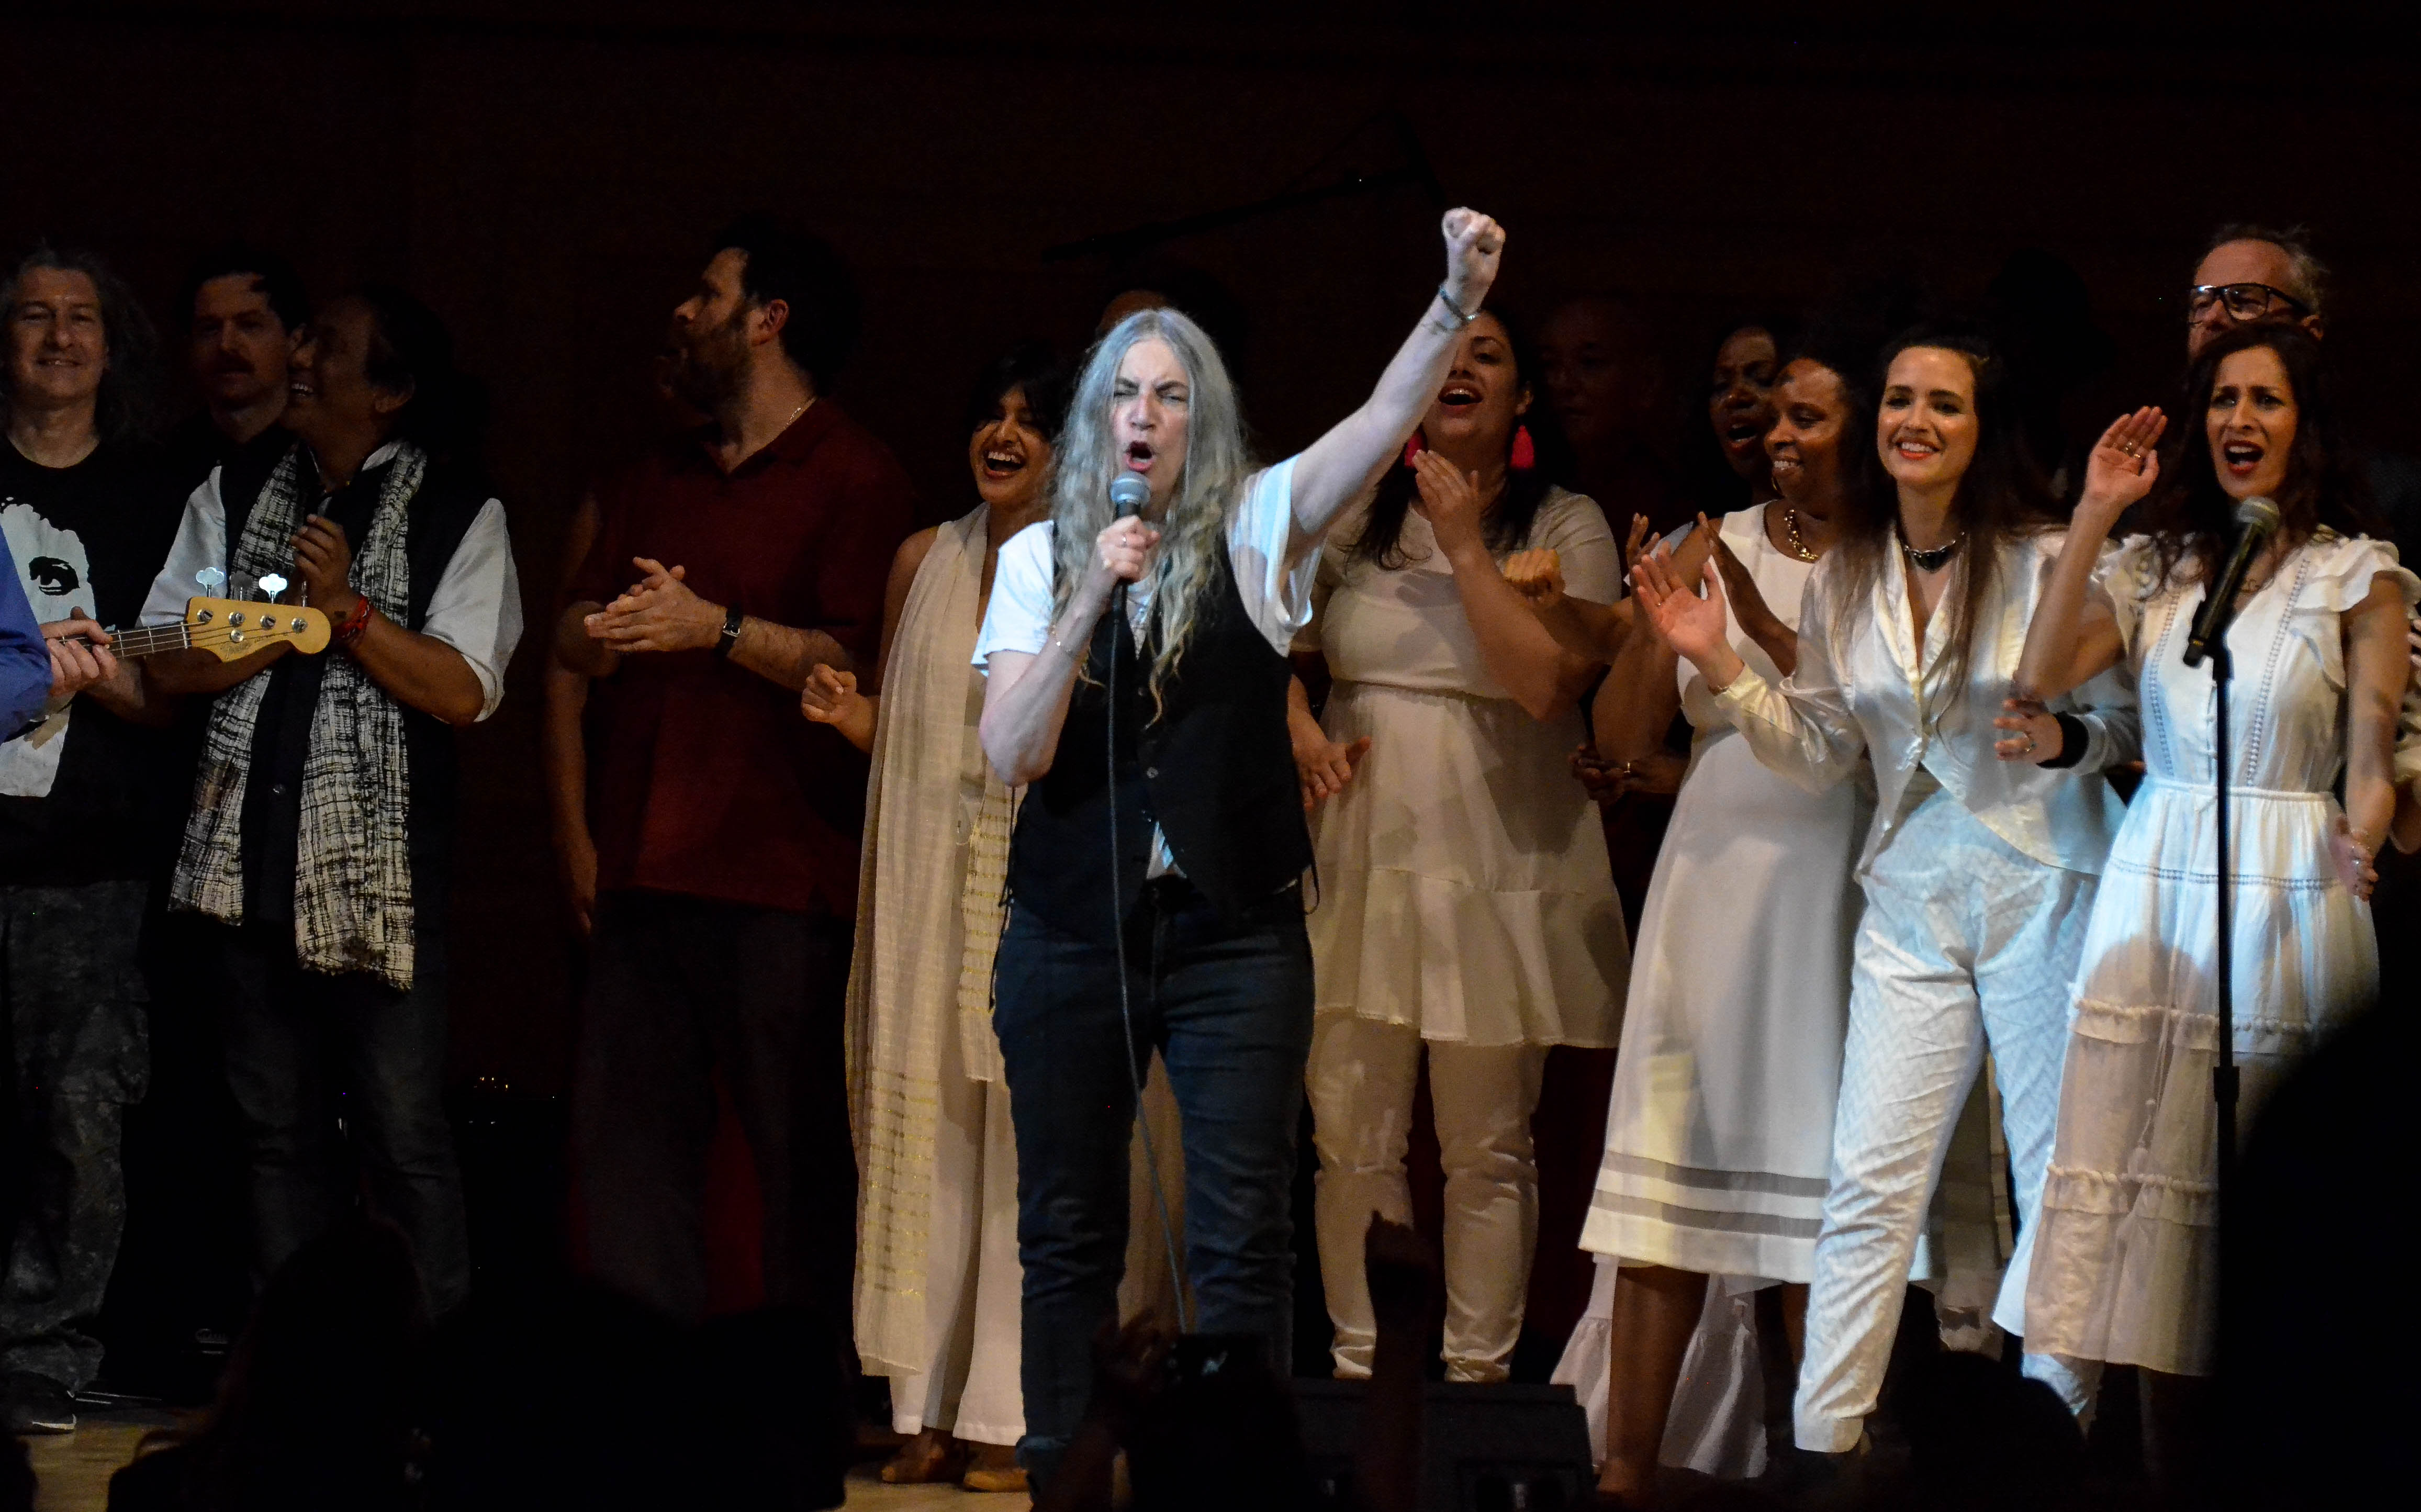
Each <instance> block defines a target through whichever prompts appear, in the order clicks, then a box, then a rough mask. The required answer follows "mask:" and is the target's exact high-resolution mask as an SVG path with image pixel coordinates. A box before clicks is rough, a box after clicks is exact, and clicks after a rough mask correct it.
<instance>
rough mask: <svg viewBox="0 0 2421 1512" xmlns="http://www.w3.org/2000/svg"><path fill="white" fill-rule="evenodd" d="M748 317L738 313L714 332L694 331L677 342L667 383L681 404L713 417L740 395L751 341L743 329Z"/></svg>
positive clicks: (679, 338) (675, 342) (740, 312)
mask: <svg viewBox="0 0 2421 1512" xmlns="http://www.w3.org/2000/svg"><path fill="white" fill-rule="evenodd" d="M745 318H746V312H745V311H735V312H734V313H733V314H732V317H731V319H729V320H726V321H724V322H723V323H722V324H721V325H718V326H716V327H714V328H713V329H711V330H707V331H693V332H691V333H689V334H688V335H686V336H682V337H677V338H676V339H675V340H674V343H673V350H672V365H671V368H670V370H669V371H667V372H666V373H665V375H664V384H665V386H666V387H667V388H670V389H671V390H672V391H673V394H674V396H675V397H678V398H679V400H680V401H681V402H682V403H684V404H686V405H688V406H689V407H690V408H692V409H694V410H697V411H699V412H701V413H706V414H713V413H716V412H718V411H720V410H721V409H722V408H723V407H724V405H726V403H728V402H730V400H731V399H732V398H734V397H737V396H738V395H739V393H740V382H741V378H742V375H743V374H744V373H745V372H746V370H747V363H748V342H747V337H746V335H745V333H744V331H743V330H742V321H743V320H745Z"/></svg>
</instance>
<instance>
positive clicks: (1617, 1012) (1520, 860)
mask: <svg viewBox="0 0 2421 1512" xmlns="http://www.w3.org/2000/svg"><path fill="white" fill-rule="evenodd" d="M1538 372H1539V366H1538V364H1537V363H1536V361H1535V360H1533V358H1532V356H1531V353H1530V350H1529V347H1528V344H1527V343H1526V342H1525V341H1523V339H1522V338H1521V337H1520V335H1518V334H1517V333H1516V332H1515V330H1514V329H1513V328H1512V327H1511V326H1510V325H1508V324H1507V323H1506V321H1505V320H1503V319H1501V318H1500V317H1498V316H1496V315H1494V314H1485V315H1482V316H1481V317H1480V318H1479V319H1478V320H1475V321H1474V322H1472V324H1471V325H1470V326H1469V327H1468V328H1466V329H1465V330H1464V331H1463V333H1462V339H1461V342H1460V346H1459V347H1458V348H1457V350H1456V351H1455V354H1454V360H1453V363H1452V365H1451V366H1449V367H1448V368H1447V370H1446V373H1445V382H1444V383H1443V384H1441V385H1440V387H1439V388H1438V390H1437V394H1436V397H1435V398H1434V399H1433V400H1432V401H1431V402H1430V404H1429V408H1428V413H1426V414H1425V415H1424V416H1423V418H1422V421H1421V428H1420V429H1419V430H1418V431H1417V432H1415V434H1414V439H1413V442H1412V444H1411V446H1410V447H1409V448H1408V449H1407V451H1406V453H1405V455H1404V457H1403V459H1402V460H1400V461H1398V463H1397V464H1396V465H1395V466H1393V467H1390V468H1389V469H1388V470H1387V472H1386V474H1385V475H1384V476H1382V478H1381V479H1380V482H1379V486H1378V490H1377V491H1376V493H1375V494H1374V495H1373V496H1372V498H1371V499H1370V501H1369V503H1368V505H1367V508H1366V510H1365V511H1364V513H1363V515H1362V518H1361V519H1360V520H1359V522H1356V523H1353V524H1351V525H1349V526H1346V527H1344V528H1343V530H1342V531H1341V532H1340V536H1339V538H1338V540H1337V543H1336V544H1335V545H1333V546H1331V547H1330V548H1329V550H1328V553H1327V555H1326V557H1325V558H1324V559H1323V560H1322V562H1321V564H1320V580H1319V585H1318V587H1317V588H1316V589H1315V592H1314V602H1315V605H1316V615H1315V621H1314V628H1313V631H1312V632H1311V633H1310V635H1309V636H1307V637H1306V638H1305V640H1304V641H1301V642H1299V643H1298V648H1299V649H1300V648H1302V647H1303V646H1304V645H1313V646H1316V647H1318V650H1319V654H1320V655H1321V656H1323V657H1324V658H1325V660H1326V662H1327V669H1328V671H1329V672H1330V674H1331V675H1332V676H1333V677H1334V678H1335V686H1334V690H1333V692H1332V693H1331V694H1330V696H1329V700H1328V708H1327V710H1326V714H1325V719H1324V725H1323V724H1314V723H1313V722H1312V720H1311V718H1310V713H1309V710H1308V709H1307V707H1304V705H1303V704H1302V703H1301V702H1300V701H1299V702H1298V704H1297V706H1296V709H1295V711H1294V713H1293V716H1292V723H1293V726H1294V734H1295V750H1296V757H1297V761H1298V763H1299V764H1300V765H1301V766H1302V767H1303V769H1304V794H1305V802H1306V803H1315V802H1317V801H1318V800H1320V799H1321V798H1327V799H1328V802H1327V803H1326V804H1325V806H1324V807H1320V808H1319V810H1318V812H1317V816H1316V818H1317V822H1316V827H1315V833H1314V839H1313V854H1314V857H1315V875H1316V876H1317V877H1318V879H1319V882H1320V900H1319V904H1318V906H1317V907H1315V908H1314V909H1313V911H1312V914H1311V950H1312V959H1313V961H1314V963H1315V965H1316V966H1317V968H1318V976H1319V997H1318V1019H1317V1027H1316V1029H1315V1031H1314V1037H1313V1040H1312V1049H1311V1077H1310V1085H1311V1105H1312V1116H1313V1137H1314V1140H1315V1142H1316V1143H1317V1144H1318V1146H1319V1148H1320V1186H1319V1198H1318V1201H1317V1203H1316V1206H1315V1208H1314V1210H1315V1212H1316V1213H1317V1215H1318V1219H1319V1224H1320V1256H1321V1271H1322V1274H1323V1276H1324V1277H1325V1279H1326V1281H1327V1291H1328V1310H1329V1316H1330V1317H1331V1318H1332V1320H1333V1321H1334V1322H1335V1329H1336V1334H1335V1350H1334V1352H1335V1362H1336V1373H1337V1374H1338V1375H1339V1376H1341V1377H1346V1378H1349V1379H1358V1378H1360V1377H1363V1376H1366V1375H1367V1374H1368V1373H1369V1368H1370V1359H1371V1351H1372V1349H1373V1348H1374V1347H1375V1344H1376V1339H1377V1335H1376V1333H1375V1323H1374V1321H1373V1318H1372V1315H1371V1312H1370V1302H1369V1296H1368V1292H1367V1288H1366V1286H1365V1283H1364V1280H1363V1276H1362V1265H1361V1253H1362V1252H1361V1233H1362V1229H1363V1225H1365V1224H1367V1223H1368V1222H1369V1220H1370V1215H1371V1214H1372V1213H1373V1212H1376V1213H1378V1214H1379V1215H1380V1216H1381V1217H1383V1218H1386V1219H1388V1220H1389V1221H1391V1222H1395V1223H1408V1222H1410V1221H1411V1219H1412V1197H1411V1192H1410V1190H1409V1188H1408V1187H1407V1185H1406V1182H1405V1177H1404V1152H1405V1146H1406V1140H1407V1137H1408V1134H1409V1131H1410V1122H1411V1117H1412V1109H1413V1088H1414V1080H1415V1078H1416V1076H1417V1074H1418V1072H1419V1069H1420V1066H1421V1062H1422V1060H1423V1058H1424V1056H1426V1058H1427V1059H1428V1062H1429V1089H1430V1096H1431V1099H1432V1102H1433V1105H1434V1107H1435V1109H1436V1122H1437V1133H1438V1146H1439V1153H1440V1156H1441V1159H1442V1161H1443V1163H1444V1165H1445V1271H1446V1279H1447V1302H1446V1317H1445V1368H1446V1379H1447V1380H1466V1381H1490V1380H1504V1379H1505V1376H1506V1371H1507V1362H1508V1361H1509V1359H1510V1357H1511V1355H1512V1352H1513V1345H1514V1342H1515V1340H1516V1339H1517V1338H1518V1337H1519V1335H1520V1333H1521V1330H1522V1317H1523V1310H1524V1302H1525V1301H1526V1297H1525V1288H1526V1286H1527V1282H1528V1278H1529V1274H1530V1262H1531V1254H1532V1250H1533V1248H1534V1247H1535V1245H1536V1243H1537V1239H1538V1201H1539V1198H1538V1168H1537V1165H1536V1164H1535V1162H1534V1161H1533V1157H1532V1151H1531V1145H1530V1115H1531V1114H1532V1112H1533V1111H1534V1110H1535V1109H1536V1107H1537V1106H1538V1101H1539V1085H1540V1078H1541V1076H1542V1074H1543V1071H1544V1068H1545V1064H1546V1056H1547V1051H1548V1049H1549V1048H1550V1047H1551V1046H1554V1045H1585V1046H1591V1047H1602V1048H1608V1049H1610V1048H1612V1046H1613V1045H1614V1043H1615V1040H1616V1037H1617V1035H1618V1033H1619V1028H1620V1022H1621V1007H1622V985H1623V979H1624V974H1625V973H1626V971H1627V970H1628V968H1629V965H1630V950H1629V947H1628V944H1627V942H1626V940H1625V938H1624V932H1623V923H1622V911H1621V907H1620V905H1619V903H1618V902H1617V900H1616V897H1615V892H1614V882H1613V877H1612V873H1611V872H1610V871H1609V869H1608V866H1607V861H1606V849H1605V834H1604V831H1603V830H1602V829H1601V827H1600V825H1599V823H1598V819H1597V815H1596V811H1595V810H1594V809H1593V808H1592V807H1591V806H1590V803H1589V802H1588V797H1587V795H1586V794H1585V793H1584V792H1583V791H1582V790H1581V789H1580V787H1578V786H1576V785H1575V784H1573V783H1572V782H1571V781H1570V779H1569V778H1567V777H1566V776H1565V772H1564V762H1565V753H1567V752H1569V751H1570V749H1571V748H1572V745H1573V743H1574V742H1575V740H1579V739H1581V738H1582V737H1583V733H1584V732H1583V730H1582V727H1581V725H1580V722H1579V720H1578V719H1577V718H1576V717H1575V709H1576V708H1577V706H1578V703H1579V699H1580V695H1581V694H1582V693H1583V692H1584V691H1585V690H1586V688H1587V686H1588V683H1589V680H1590V678H1591V676H1592V675H1593V674H1594V672H1595V670H1596V665H1597V663H1596V662H1594V661H1592V660H1591V659H1590V658H1588V657H1586V656H1584V655H1580V654H1576V653H1574V652H1570V651H1566V650H1564V649H1563V648H1562V647H1558V646H1557V645H1556V643H1555V640H1554V636H1553V635H1551V634H1550V633H1549V632H1548V631H1547V630H1546V628H1545V626H1543V625H1542V624H1541V623H1540V622H1539V619H1538V617H1537V616H1534V615H1532V614H1531V613H1530V612H1529V610H1528V608H1527V607H1526V605H1525V603H1524V601H1523V597H1522V595H1521V594H1520V593H1518V592H1517V591H1515V589H1514V588H1513V587H1512V585H1510V584H1508V583H1507V581H1506V580H1505V576H1504V573H1503V570H1502V566H1501V564H1502V563H1503V562H1504V561H1505V559H1506V558H1507V557H1508V556H1510V555H1511V554H1512V553H1515V552H1517V551H1521V550H1523V549H1528V548H1544V549H1549V550H1553V551H1554V552H1556V553H1558V554H1559V555H1560V557H1561V559H1562V561H1563V563H1564V564H1565V572H1566V574H1567V576H1568V578H1569V580H1570V591H1571V593H1572V594H1573V595H1574V596H1575V597H1577V598H1580V599H1583V600H1590V601H1592V602H1597V603H1611V602H1612V601H1613V600H1616V599H1618V598H1620V597H1621V594H1622V563H1621V557H1620V554H1619V553H1618V551H1617V547H1616V544H1615V539H1614V536H1613V533H1612V532H1611V531H1610V530H1609V529H1608V528H1607V526H1606V522H1605V516H1604V515H1603V514H1602V513H1601V512H1600V511H1599V509H1598V507H1597V506H1596V505H1595V504H1593V503H1591V502H1590V501H1588V500H1587V499H1585V498H1582V497H1581V496H1580V495H1579V494H1576V493H1572V492H1570V491H1567V490H1565V489H1564V488H1563V487H1562V486H1561V485H1560V481H1559V480H1560V479H1562V478H1564V477H1566V476H1569V475H1570V474H1569V471H1568V469H1569V466H1570V457H1569V454H1568V451H1567V449H1566V447H1565V446H1564V444H1563V436H1562V432H1561V429H1560V428H1559V427H1558V426H1557V425H1556V424H1555V420H1554V412H1553V409H1552V407H1551V406H1549V405H1546V404H1539V403H1534V402H1533V401H1534V399H1535V398H1536V397H1539V396H1538V392H1537V378H1536V375H1537V374H1538ZM1298 686H1300V685H1299V684H1298ZM1355 767H1360V768H1361V769H1362V770H1361V771H1359V772H1355V771H1353V770H1352V769H1353V768H1355ZM1344 777H1350V779H1351V780H1350V781H1346V782H1343V783H1342V785H1341V791H1340V790H1339V786H1340V779H1341V778H1344ZM1332 795H1333V796H1332Z"/></svg>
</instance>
